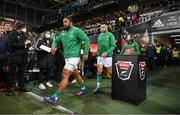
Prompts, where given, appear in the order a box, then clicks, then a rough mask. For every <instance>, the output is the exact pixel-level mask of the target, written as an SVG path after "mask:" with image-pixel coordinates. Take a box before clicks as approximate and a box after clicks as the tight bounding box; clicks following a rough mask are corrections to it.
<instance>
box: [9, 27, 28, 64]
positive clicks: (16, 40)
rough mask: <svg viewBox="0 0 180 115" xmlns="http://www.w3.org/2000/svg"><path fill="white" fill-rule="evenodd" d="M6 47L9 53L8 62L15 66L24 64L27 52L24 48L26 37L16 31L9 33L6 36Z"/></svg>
mask: <svg viewBox="0 0 180 115" xmlns="http://www.w3.org/2000/svg"><path fill="white" fill-rule="evenodd" d="M6 39H7V45H8V50H9V53H10V62H11V63H16V64H26V62H27V51H26V48H25V44H24V43H25V41H26V37H25V35H23V34H19V33H18V32H17V31H16V30H13V31H12V32H10V33H9V34H8V35H7V36H6Z"/></svg>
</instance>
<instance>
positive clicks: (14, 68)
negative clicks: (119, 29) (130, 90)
mask: <svg viewBox="0 0 180 115" xmlns="http://www.w3.org/2000/svg"><path fill="white" fill-rule="evenodd" d="M116 14H117V13H116ZM106 17H110V15H107V16H106ZM109 21H110V20H109ZM105 22H106V21H105ZM105 22H103V23H102V18H99V21H98V24H96V25H94V26H93V28H96V29H97V30H98V31H99V32H97V33H96V34H98V35H99V36H98V38H97V44H98V52H97V55H93V54H92V52H89V51H90V40H89V38H88V36H87V33H88V32H87V31H86V33H85V31H83V30H82V29H80V28H78V27H76V26H74V25H73V24H72V19H71V18H70V17H65V18H64V19H63V25H64V27H63V28H61V29H62V30H61V32H59V31H60V30H47V31H44V32H42V33H39V34H37V33H35V32H27V30H26V27H25V25H23V24H21V23H16V24H13V23H11V22H3V23H2V25H0V75H1V76H4V78H5V82H6V86H7V91H6V95H8V96H11V95H13V94H14V89H13V88H14V87H15V86H13V85H14V83H17V84H18V85H16V90H18V91H23V92H24V91H28V89H26V87H25V82H24V81H25V80H24V73H26V72H28V71H27V70H30V69H32V70H33V69H34V68H35V67H36V68H38V69H39V72H38V75H37V76H38V78H37V81H38V86H39V88H40V89H42V90H45V89H46V88H47V87H53V83H52V80H53V81H56V82H59V81H61V82H60V84H59V89H58V90H57V91H56V92H55V93H54V95H52V96H49V97H45V100H46V101H47V102H48V103H51V104H55V103H56V102H57V100H58V99H59V98H60V97H61V95H62V93H63V91H64V90H65V88H66V87H67V85H68V82H69V78H70V76H74V78H75V81H76V82H77V83H78V84H79V85H80V91H78V92H77V93H76V95H77V96H80V95H83V94H84V93H85V92H86V86H85V83H84V82H85V81H84V79H82V77H81V76H85V77H89V75H90V74H91V76H93V77H95V76H97V81H96V82H97V84H96V87H95V89H94V90H93V93H95V94H96V93H99V92H100V88H101V87H100V84H101V81H102V78H103V69H104V68H106V69H105V70H106V73H105V74H104V76H106V77H107V78H111V74H112V70H111V67H112V55H113V51H114V50H115V49H116V47H117V46H118V44H121V49H118V50H120V54H121V55H126V54H129V53H131V54H133V55H135V54H137V55H140V54H142V53H144V54H143V55H145V57H146V61H147V66H148V70H150V71H152V70H154V69H156V68H157V70H158V69H159V68H161V67H163V68H164V67H167V66H169V65H175V66H178V65H180V51H179V50H180V49H179V48H176V47H174V48H173V49H170V48H167V47H166V46H164V45H161V44H160V43H159V42H157V43H156V44H155V45H153V44H152V43H149V44H148V47H147V48H146V49H145V50H144V52H143V51H141V48H140V47H139V45H138V44H137V43H136V41H134V40H133V38H132V37H131V39H129V38H128V37H127V38H128V39H125V43H124V42H122V40H117V39H116V40H115V38H116V37H115V36H114V35H113V34H112V33H111V32H110V31H108V28H109V30H112V28H110V26H109V23H108V24H107V23H105ZM79 26H80V25H79ZM80 27H81V26H80ZM91 27H92V26H91ZM91 27H87V26H86V29H92V28H91ZM92 30H93V31H94V29H92ZM127 36H129V35H128V33H127ZM66 38H68V39H66ZM48 48H51V49H50V50H49V49H48ZM82 52H83V53H82ZM15 81H16V82H15ZM73 81H74V80H73Z"/></svg>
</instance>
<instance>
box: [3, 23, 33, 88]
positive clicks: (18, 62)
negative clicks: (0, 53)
mask: <svg viewBox="0 0 180 115" xmlns="http://www.w3.org/2000/svg"><path fill="white" fill-rule="evenodd" d="M24 33H26V28H25V26H24V25H23V24H21V23H17V24H16V26H15V29H14V30H12V32H10V33H9V34H8V35H7V38H6V39H7V43H8V49H9V53H10V63H9V65H10V67H9V73H10V79H9V80H10V81H9V82H10V84H12V82H13V77H16V78H17V80H18V86H19V91H27V89H26V88H25V86H24V70H25V64H26V62H27V51H26V48H25V47H26V46H27V45H28V44H29V43H30V41H29V40H26V38H25V35H24Z"/></svg>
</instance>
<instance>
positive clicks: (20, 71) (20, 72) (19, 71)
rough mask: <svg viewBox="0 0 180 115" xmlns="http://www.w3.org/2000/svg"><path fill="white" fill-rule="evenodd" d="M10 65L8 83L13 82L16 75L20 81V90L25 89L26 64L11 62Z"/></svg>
mask: <svg viewBox="0 0 180 115" xmlns="http://www.w3.org/2000/svg"><path fill="white" fill-rule="evenodd" d="M9 66H10V68H9V76H8V84H13V78H14V77H15V78H16V79H17V81H18V86H19V90H23V89H24V82H25V81H24V80H25V79H24V70H25V64H15V63H11V64H10V65H9Z"/></svg>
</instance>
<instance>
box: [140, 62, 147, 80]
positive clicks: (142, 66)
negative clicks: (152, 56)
mask: <svg viewBox="0 0 180 115" xmlns="http://www.w3.org/2000/svg"><path fill="white" fill-rule="evenodd" d="M145 72H146V62H140V63H139V76H140V79H141V80H144V78H145V76H146V73H145Z"/></svg>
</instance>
